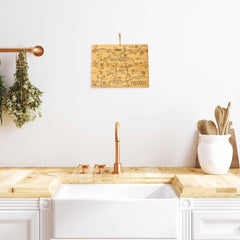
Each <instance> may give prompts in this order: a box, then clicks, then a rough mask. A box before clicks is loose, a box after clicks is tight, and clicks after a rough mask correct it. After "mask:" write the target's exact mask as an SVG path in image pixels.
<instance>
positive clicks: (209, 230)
mask: <svg viewBox="0 0 240 240" xmlns="http://www.w3.org/2000/svg"><path fill="white" fill-rule="evenodd" d="M192 212H193V216H192V217H193V218H192V220H193V222H192V231H193V232H192V233H193V240H203V239H207V240H209V239H214V240H219V239H224V240H230V239H237V240H239V239H240V211H239V210H193V211H192Z"/></svg>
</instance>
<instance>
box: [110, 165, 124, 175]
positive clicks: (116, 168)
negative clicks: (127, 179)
mask: <svg viewBox="0 0 240 240" xmlns="http://www.w3.org/2000/svg"><path fill="white" fill-rule="evenodd" d="M112 173H113V174H122V173H123V170H122V164H121V163H114V167H113V172H112Z"/></svg>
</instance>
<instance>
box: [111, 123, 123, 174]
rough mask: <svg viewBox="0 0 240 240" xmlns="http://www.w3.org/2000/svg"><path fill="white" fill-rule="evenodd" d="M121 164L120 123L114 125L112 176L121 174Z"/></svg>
mask: <svg viewBox="0 0 240 240" xmlns="http://www.w3.org/2000/svg"><path fill="white" fill-rule="evenodd" d="M122 173H123V171H122V164H121V163H120V123H119V122H116V123H115V163H114V167H113V174H122Z"/></svg>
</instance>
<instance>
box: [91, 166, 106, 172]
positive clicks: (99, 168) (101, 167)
mask: <svg viewBox="0 0 240 240" xmlns="http://www.w3.org/2000/svg"><path fill="white" fill-rule="evenodd" d="M105 167H106V164H103V165H98V164H95V165H94V168H95V169H98V172H97V174H101V169H104V168H105Z"/></svg>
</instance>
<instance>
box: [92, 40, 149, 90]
mask: <svg viewBox="0 0 240 240" xmlns="http://www.w3.org/2000/svg"><path fill="white" fill-rule="evenodd" d="M91 80H92V81H91V87H92V88H147V87H149V71H148V45H147V44H123V45H93V46H92V78H91Z"/></svg>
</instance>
